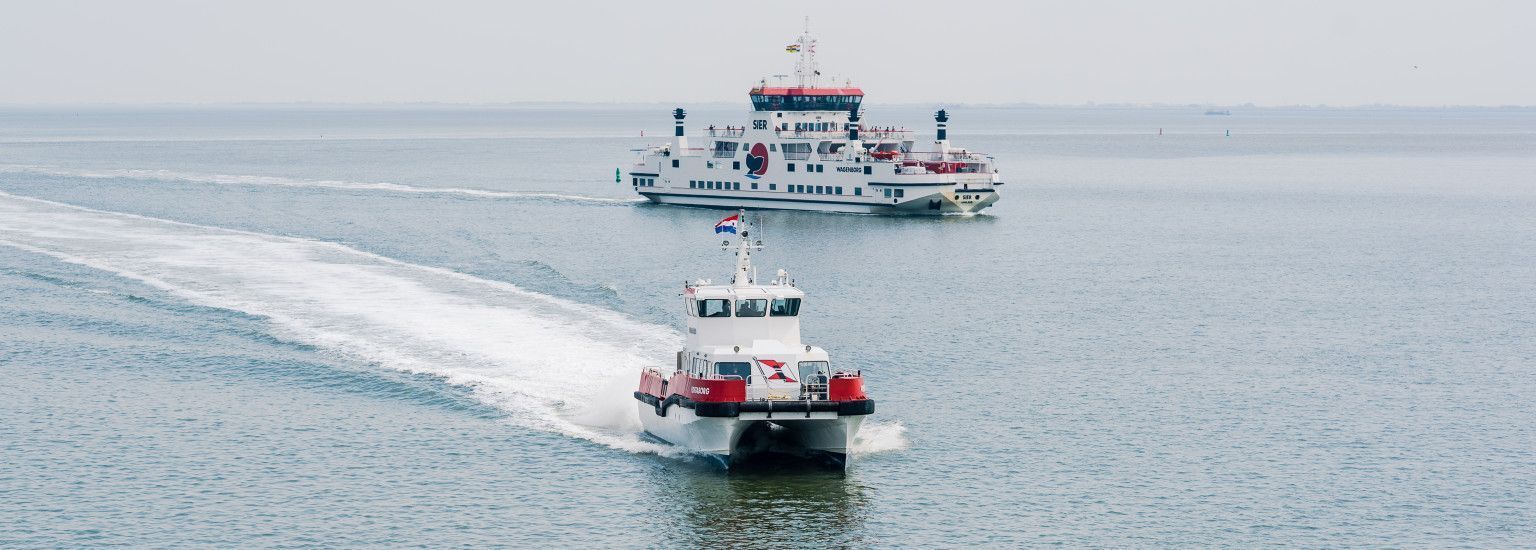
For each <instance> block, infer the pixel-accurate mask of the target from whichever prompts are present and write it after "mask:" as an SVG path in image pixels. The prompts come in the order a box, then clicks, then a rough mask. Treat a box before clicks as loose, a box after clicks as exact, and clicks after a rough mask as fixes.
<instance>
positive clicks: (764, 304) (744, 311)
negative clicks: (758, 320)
mask: <svg viewBox="0 0 1536 550" xmlns="http://www.w3.org/2000/svg"><path fill="white" fill-rule="evenodd" d="M767 314H768V300H736V316H737V317H762V316H764V315H767Z"/></svg>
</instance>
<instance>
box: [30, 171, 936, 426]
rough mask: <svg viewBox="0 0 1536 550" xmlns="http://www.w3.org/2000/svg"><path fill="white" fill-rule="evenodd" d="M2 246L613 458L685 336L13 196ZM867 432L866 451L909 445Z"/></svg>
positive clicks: (392, 270)
mask: <svg viewBox="0 0 1536 550" xmlns="http://www.w3.org/2000/svg"><path fill="white" fill-rule="evenodd" d="M0 245H8V246H13V247H16V248H21V249H24V250H29V251H33V252H37V253H41V254H46V255H49V256H53V257H55V258H58V259H61V260H63V261H67V262H71V263H76V264H80V265H85V266H89V267H92V268H96V269H101V270H104V271H108V272H112V273H115V274H118V275H120V276H123V277H128V278H131V279H135V280H139V281H142V282H144V283H147V284H149V285H151V286H154V287H157V288H160V289H163V290H165V291H168V292H170V293H172V294H175V295H177V296H180V297H182V298H184V299H186V300H188V301H190V302H192V303H196V304H200V305H205V306H210V307H216V308H222V309H228V310H234V311H240V312H245V313H249V314H252V315H258V316H262V317H265V318H267V319H268V320H269V321H270V322H271V323H272V326H273V328H274V331H275V332H276V334H277V335H278V336H279V337H282V338H285V339H290V340H294V341H299V342H305V343H308V344H312V345H316V346H320V347H322V348H324V349H328V350H331V351H334V352H339V353H342V354H346V355H350V356H353V357H356V358H358V359H361V360H365V361H369V362H373V363H377V364H379V365H382V366H384V367H388V368H393V369H399V370H403V371H408V372H416V373H426V374H431V375H435V376H438V377H441V378H443V379H444V380H446V381H448V382H449V383H452V384H456V385H461V386H465V387H468V388H469V389H470V394H471V395H473V396H474V397H475V398H476V399H479V400H481V401H482V402H485V403H488V404H490V405H493V406H496V407H498V408H501V409H503V410H505V411H507V412H508V413H509V418H510V419H511V420H512V421H513V422H516V423H518V424H520V425H523V426H527V427H531V428H536V429H542V430H549V431H554V432H557V433H563V434H566V435H570V436H573V437H579V438H583V439H587V440H591V441H595V442H598V443H602V444H605V445H608V446H611V447H614V448H618V449H623V450H628V451H633V452H649V453H657V454H665V455H676V454H681V453H680V451H679V450H677V449H675V448H673V447H670V446H665V445H657V444H654V443H649V442H647V441H644V440H642V439H641V438H639V437H638V432H639V431H640V421H639V418H638V417H637V416H636V412H637V407H636V406H635V401H634V399H633V397H631V395H630V393H631V391H632V390H633V389H634V383H635V381H636V380H637V379H638V374H639V371H640V369H642V368H644V367H646V366H658V365H661V364H662V363H668V361H667V359H668V358H670V357H672V354H673V353H674V352H675V351H676V349H677V348H678V346H679V344H680V340H681V335H679V334H677V333H676V331H673V330H671V329H669V328H666V327H662V326H658V325H653V324H648V323H642V322H639V321H635V320H633V319H629V318H627V317H624V316H623V315H620V314H618V313H616V312H613V311H609V310H605V309H602V308H598V307H594V306H589V305H585V304H580V303H576V302H571V301H569V300H563V299H560V298H556V297H553V296H548V295H544V294H539V293H536V292H531V291H528V290H524V289H522V288H520V287H518V286H516V285H512V284H509V283H503V282H499V281H490V280H486V279H481V278H478V277H473V276H470V275H465V274H463V273H458V272H455V271H451V270H447V269H441V268H435V267H429V266H422V265H416V264H410V263H406V262H401V261H399V260H394V259H390V258H386V257H383V256H379V255H376V254H371V253H368V252H363V251H360V250H356V249H353V248H349V247H346V246H343V245H339V244H335V243H327V242H322V241H314V240H308V239H300V238H294V237H281V236H275V235H267V234H262V233H253V232H248V231H239V230H233V229H223V228H217V227H209V226H203V225H196V224H188V223H183V222H175V221H170V220H162V219H158V218H150V217H145V216H138V215H134V214H123V213H116V212H106V211H101V210H95V209H90V208H85V207H80V206H73V205H68V204H63V203H58V202H53V201H47V200H42V199H34V198H29V197H20V196H15V195H10V194H7V193H4V192H0ZM904 431H905V428H903V427H902V426H901V425H900V424H880V423H870V422H866V423H865V426H864V429H863V430H862V431H861V433H860V436H859V438H858V440H856V441H855V443H854V452H856V453H862V454H867V453H874V452H880V451H886V450H892V449H900V448H904V447H905V446H906V440H905V437H904V435H903V432H904Z"/></svg>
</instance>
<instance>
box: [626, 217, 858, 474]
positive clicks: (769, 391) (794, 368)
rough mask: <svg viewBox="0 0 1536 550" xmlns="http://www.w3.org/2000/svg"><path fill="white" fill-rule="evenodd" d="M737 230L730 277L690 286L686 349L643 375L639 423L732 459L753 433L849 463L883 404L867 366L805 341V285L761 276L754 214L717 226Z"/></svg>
mask: <svg viewBox="0 0 1536 550" xmlns="http://www.w3.org/2000/svg"><path fill="white" fill-rule="evenodd" d="M738 228H739V229H740V233H739V234H738V235H737V237H738V239H737V243H736V270H735V272H734V273H732V274H731V280H730V282H729V283H727V284H714V283H712V282H710V281H709V280H705V279H700V280H694V281H688V282H687V283H686V284H685V285H684V287H683V303H684V311H685V312H686V315H687V317H686V320H687V325H688V332H687V335H686V336H685V338H684V345H683V349H682V350H681V351H678V352H677V364H676V365H675V366H674V367H673V370H671V371H669V372H662V371H661V369H655V368H652V369H646V370H645V371H644V372H643V373H641V375H640V387H639V388H638V389H637V390H636V391H635V393H634V396H635V399H636V400H638V401H639V407H640V423H641V424H642V425H643V426H645V431H646V433H649V434H651V435H652V436H653V437H655V438H657V439H661V440H663V441H667V442H669V443H672V444H675V445H679V446H682V447H685V448H688V449H690V450H693V451H696V452H700V453H703V454H705V455H707V456H712V457H716V458H718V459H720V461H721V462H722V463H724V464H726V465H727V466H728V465H730V464H731V463H732V462H735V461H736V459H738V458H741V455H742V454H743V453H740V452H739V449H741V448H742V445H743V441H744V440H755V441H774V440H778V441H784V442H786V443H787V444H788V445H789V446H790V447H792V448H793V449H794V450H796V451H802V452H806V454H811V455H815V456H818V457H822V458H829V459H830V460H831V462H832V463H833V464H835V465H837V466H838V467H846V466H847V464H848V460H847V457H848V448H849V446H850V445H851V444H852V442H853V439H854V436H855V435H857V434H858V432H859V427H860V426H862V425H863V423H864V417H865V416H867V415H869V414H872V413H874V412H875V402H874V401H873V400H870V399H869V397H867V396H866V395H865V394H864V377H863V373H861V372H858V371H849V370H843V369H836V368H834V367H833V365H832V363H830V362H829V361H830V360H829V358H828V356H827V351H826V350H824V349H821V348H820V347H817V346H813V345H811V344H807V343H805V342H804V341H802V340H801V339H800V314H801V312H802V311H803V310H802V307H801V306H802V303H803V301H804V300H805V292H804V291H802V290H800V289H799V288H796V287H795V284H794V282H793V281H792V280H791V279H790V278H789V274H788V273H786V272H785V271H784V270H782V269H781V270H779V271H778V274H777V275H776V276H775V277H774V279H773V280H772V281H769V282H768V283H767V284H761V283H759V282H758V281H757V272H756V271H755V270H754V269H753V268H752V263H751V254H752V251H753V250H757V249H760V248H761V247H762V241H752V240H751V239H750V235H748V231H747V227H746V216H745V213H738V214H736V215H734V216H730V217H727V218H725V219H724V220H721V221H720V223H718V224H715V232H716V233H717V234H718V233H737V229H738ZM722 246H725V247H729V246H730V241H726V242H725V243H724V244H723V245H722ZM752 434H756V435H752ZM769 450H773V449H769Z"/></svg>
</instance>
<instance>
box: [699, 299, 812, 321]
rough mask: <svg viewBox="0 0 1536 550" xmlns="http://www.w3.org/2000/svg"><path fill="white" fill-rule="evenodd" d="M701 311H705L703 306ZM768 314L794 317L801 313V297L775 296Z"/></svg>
mask: <svg viewBox="0 0 1536 550" xmlns="http://www.w3.org/2000/svg"><path fill="white" fill-rule="evenodd" d="M699 311H704V310H703V309H702V308H700V309H699ZM768 314H769V315H772V316H774V317H794V316H796V315H799V314H800V299H799V298H774V299H773V308H772V309H769V310H768Z"/></svg>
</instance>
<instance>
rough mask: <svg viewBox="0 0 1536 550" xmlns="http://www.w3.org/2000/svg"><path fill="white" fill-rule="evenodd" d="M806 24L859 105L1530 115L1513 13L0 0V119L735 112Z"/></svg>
mask: <svg viewBox="0 0 1536 550" xmlns="http://www.w3.org/2000/svg"><path fill="white" fill-rule="evenodd" d="M807 16H808V17H810V18H811V19H810V25H811V30H812V32H813V33H814V34H815V35H816V36H817V38H818V39H819V41H820V46H819V48H818V59H819V60H820V62H821V67H822V72H823V73H824V74H827V75H841V76H842V77H843V78H847V79H851V80H852V82H853V84H854V85H858V86H861V87H862V88H863V89H864V91H865V93H866V94H867V96H868V99H869V101H871V102H874V101H879V102H882V103H932V102H946V103H951V104H958V103H1038V104H1063V105H1081V104H1085V103H1100V104H1103V103H1134V104H1150V103H1167V104H1218V105H1240V104H1246V103H1253V104H1257V105H1321V104H1326V105H1338V106H1348V105H1373V104H1394V105H1413V106H1444V105H1490V106H1492V105H1536V2H1527V1H1519V0H1510V1H1504V2H1494V1H1481V0H1466V1H1444V2H1419V1H1376V0H1332V1H1313V0H1301V1H1284V2H1281V1H1264V2H1259V1H1242V0H1228V1H1204V0H1200V1H1189V0H1162V1H1157V2H1132V1H1124V2H1105V1H1092V0H1089V1H1066V0H1058V1H1050V2H1035V1H1018V2H963V1H953V2H947V1H935V0H929V1H924V2H901V1H875V2H868V1H859V2H852V1H820V2H806V1H797V0H772V1H766V2H764V1H752V2H739V1H728V0H716V1H713V2H693V1H688V2H664V1H659V0H655V1H633V0H632V1H627V2H584V1H580V0H551V1H546V2H537V3H534V2H510V1H471V0H438V1H430V2H429V1H415V2H394V1H380V0H374V1H355V0H337V1H326V0H306V1H289V0H260V1H248V0H230V1H219V2H215V1H195V2H194V1H173V0H136V1H133V2H122V1H86V0H48V1H36V2H28V1H23V0H0V103H6V104H37V103H44V104H79V103H244V102H263V103H267V102H271V103H286V102H323V103H393V102H442V103H504V102H529V101H532V102H546V101H571V102H603V103H609V102H615V103H626V102H635V103H655V102H659V103H669V104H671V103H677V104H694V103H703V102H733V103H734V102H745V100H746V98H745V97H744V96H745V95H746V91H747V89H749V88H750V87H751V86H752V85H753V84H755V83H757V82H758V81H759V80H761V79H762V78H764V77H768V76H770V75H774V74H787V73H791V72H792V71H793V67H794V56H793V55H791V54H788V53H785V51H784V46H785V45H786V44H788V43H790V42H791V41H793V40H794V38H795V37H796V36H797V35H798V34H799V32H800V30H801V27H802V26H803V21H804V18H805V17H807ZM837 82H838V83H841V82H842V80H841V79H839V80H838V81H837Z"/></svg>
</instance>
